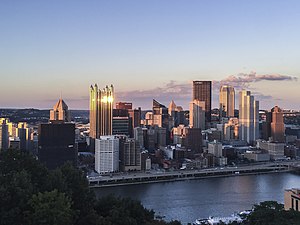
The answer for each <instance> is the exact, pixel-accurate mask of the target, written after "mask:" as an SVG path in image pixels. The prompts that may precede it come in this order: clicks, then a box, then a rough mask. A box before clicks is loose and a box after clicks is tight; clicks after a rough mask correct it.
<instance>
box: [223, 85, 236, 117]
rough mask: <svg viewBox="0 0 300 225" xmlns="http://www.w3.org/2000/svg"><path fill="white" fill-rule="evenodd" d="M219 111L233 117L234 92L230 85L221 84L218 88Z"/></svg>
mask: <svg viewBox="0 0 300 225" xmlns="http://www.w3.org/2000/svg"><path fill="white" fill-rule="evenodd" d="M219 102H220V113H221V115H222V114H225V115H224V116H225V117H234V107H235V92H234V88H233V87H231V86H227V85H223V86H221V88H220V96H219Z"/></svg>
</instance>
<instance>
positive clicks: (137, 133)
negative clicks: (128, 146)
mask: <svg viewBox="0 0 300 225" xmlns="http://www.w3.org/2000/svg"><path fill="white" fill-rule="evenodd" d="M133 133H134V135H133V136H134V139H135V140H136V141H137V142H138V143H139V145H140V148H144V135H143V128H141V127H135V128H134V129H133Z"/></svg>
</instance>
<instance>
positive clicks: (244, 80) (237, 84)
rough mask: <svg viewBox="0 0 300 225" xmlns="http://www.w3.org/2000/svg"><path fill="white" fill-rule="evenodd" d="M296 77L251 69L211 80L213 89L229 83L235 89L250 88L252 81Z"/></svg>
mask: <svg viewBox="0 0 300 225" xmlns="http://www.w3.org/2000/svg"><path fill="white" fill-rule="evenodd" d="M297 80H298V79H297V77H293V76H289V75H282V74H257V73H256V72H254V71H252V72H250V73H249V74H247V73H239V74H237V75H230V76H228V77H227V78H225V79H223V80H220V81H213V84H214V89H219V88H220V86H221V85H231V86H233V87H234V88H235V89H238V90H239V89H243V88H250V86H251V84H252V83H256V82H260V81H297Z"/></svg>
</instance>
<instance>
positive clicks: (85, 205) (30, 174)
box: [0, 150, 180, 225]
mask: <svg viewBox="0 0 300 225" xmlns="http://www.w3.org/2000/svg"><path fill="white" fill-rule="evenodd" d="M0 215H1V216H0V224H1V225H2V224H3V225H15V224H28V225H48V224H49V225H86V224H89V225H127V224H128V225H135V224H136V225H140V224H145V225H180V222H178V221H172V222H165V221H161V220H156V219H155V217H154V212H153V211H152V210H148V209H146V208H144V207H143V206H142V204H141V203H140V202H139V201H136V200H132V199H128V198H119V197H114V196H106V197H103V198H101V199H96V197H95V195H94V193H93V191H91V190H90V189H89V187H88V182H87V179H86V177H85V176H84V174H83V172H82V171H80V170H78V169H76V168H74V167H73V166H72V164H65V165H64V166H62V167H60V168H58V169H56V170H53V171H49V170H48V169H47V168H46V167H45V166H44V165H43V164H41V163H40V162H39V161H37V160H36V159H35V158H34V157H33V156H32V155H30V154H28V153H26V152H21V151H15V150H9V151H6V152H1V153H0Z"/></svg>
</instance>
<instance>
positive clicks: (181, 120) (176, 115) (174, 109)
mask: <svg viewBox="0 0 300 225" xmlns="http://www.w3.org/2000/svg"><path fill="white" fill-rule="evenodd" d="M168 113H169V115H170V118H171V121H170V123H171V124H172V126H171V127H177V126H179V125H180V124H184V125H187V121H186V119H185V115H184V113H185V112H184V110H183V108H182V107H181V106H177V105H176V104H175V102H174V101H173V100H172V101H171V102H170V104H169V107H168Z"/></svg>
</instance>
